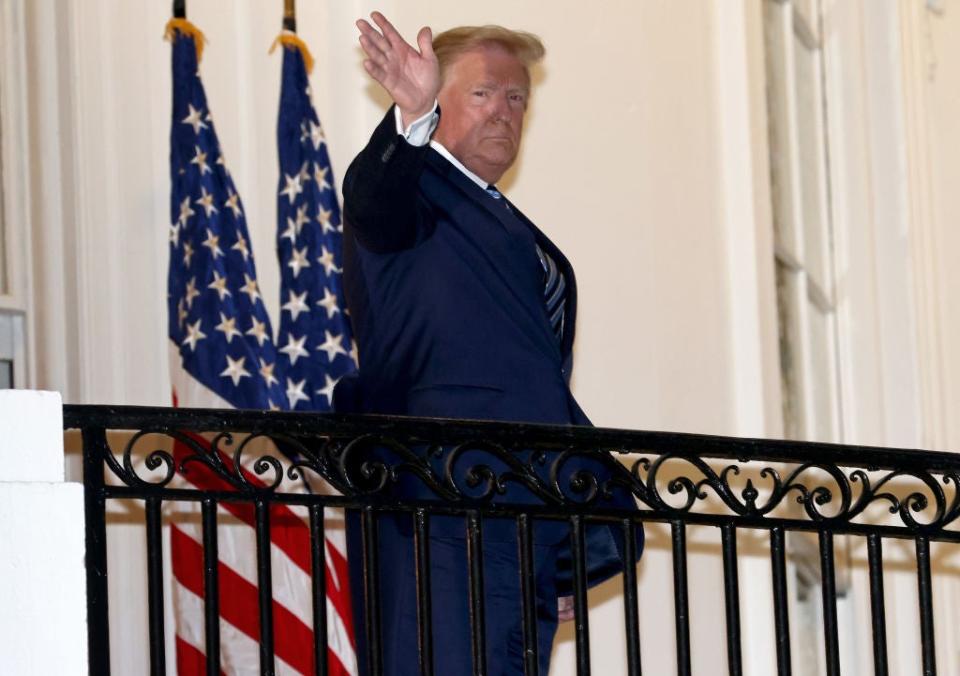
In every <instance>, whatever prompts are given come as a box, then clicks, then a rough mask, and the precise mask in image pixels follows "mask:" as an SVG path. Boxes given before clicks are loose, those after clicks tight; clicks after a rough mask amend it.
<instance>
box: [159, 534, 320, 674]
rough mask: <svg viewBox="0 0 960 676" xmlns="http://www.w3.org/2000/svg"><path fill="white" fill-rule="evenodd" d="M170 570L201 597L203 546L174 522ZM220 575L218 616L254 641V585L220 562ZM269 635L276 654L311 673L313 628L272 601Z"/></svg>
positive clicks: (256, 632)
mask: <svg viewBox="0 0 960 676" xmlns="http://www.w3.org/2000/svg"><path fill="white" fill-rule="evenodd" d="M170 539H171V543H172V549H173V551H174V552H175V555H174V556H173V574H174V577H175V578H176V579H177V581H178V582H179V583H180V584H182V585H183V586H184V587H186V588H187V589H188V590H190V591H192V592H193V593H194V594H196V595H197V596H200V597H203V573H202V571H203V548H202V547H201V546H200V544H199V543H198V542H196V541H195V540H194V539H193V538H191V537H189V536H188V535H187V534H186V533H184V532H183V531H182V530H180V529H179V528H177V527H176V526H174V525H171V527H170ZM217 569H218V571H219V575H220V616H221V617H222V618H223V619H225V620H226V621H227V622H229V623H230V624H232V625H233V626H235V627H236V628H237V629H239V630H240V631H242V632H243V633H244V634H246V635H247V636H249V637H250V638H252V639H253V640H255V641H259V640H260V626H259V621H258V618H259V617H260V613H259V606H258V599H259V597H258V593H257V588H256V587H255V586H254V585H252V584H251V583H250V582H248V581H247V580H245V579H244V578H243V577H241V576H240V575H238V574H237V573H236V572H235V571H234V570H233V569H232V568H230V567H229V566H227V565H225V564H224V563H223V562H220V564H219V565H218V566H217ZM273 625H274V630H273V637H274V652H275V653H276V656H277V657H279V658H280V659H282V660H283V661H284V662H286V663H287V664H289V665H290V666H291V667H293V668H294V669H297V670H299V671H300V672H301V673H303V674H312V673H314V669H313V650H312V646H313V631H312V630H311V629H310V627H308V626H307V625H305V624H304V623H303V622H301V621H300V619H299V618H297V616H296V615H294V614H293V613H291V612H290V611H289V610H287V608H286V607H284V606H283V605H281V604H279V603H277V602H276V601H274V602H273Z"/></svg>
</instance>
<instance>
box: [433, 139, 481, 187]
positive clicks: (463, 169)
mask: <svg viewBox="0 0 960 676" xmlns="http://www.w3.org/2000/svg"><path fill="white" fill-rule="evenodd" d="M430 147H431V148H433V149H434V150H436V151H437V152H438V153H440V154H441V155H443V156H444V158H446V160H447V161H448V162H449V163H450V164H452V165H453V166H455V167H456V168H457V169H459V170H460V172H461V173H462V174H463V175H464V176H466V177H467V178H469V179H470V180H471V181H473V182H474V183H476V184H477V185H478V186H480V187H481V188H483V189H484V190H486V189H487V188H489V187H490V184H489V183H487V182H486V181H484V180H483V179H482V178H480V177H479V176H477V175H476V174H475V173H473V172H472V171H470V170H469V169H467V168H466V167H465V166H463V163H462V162H460V160H458V159H457V158H456V157H454V156H453V155H452V154H451V153H450V151H449V150H447V149H446V148H444V147H443V144H441V143H440V142H439V141H434V140H433V139H430Z"/></svg>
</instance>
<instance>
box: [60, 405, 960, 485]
mask: <svg viewBox="0 0 960 676" xmlns="http://www.w3.org/2000/svg"><path fill="white" fill-rule="evenodd" d="M63 427H64V429H82V428H90V427H97V428H103V429H118V430H119V429H136V430H147V429H155V430H157V431H164V430H171V429H193V430H206V431H210V432H218V431H227V430H229V431H232V432H248V433H260V434H271V433H273V434H283V433H286V434H296V435H317V436H327V435H331V436H338V437H343V436H348V437H349V436H360V435H386V436H394V437H407V438H412V439H413V438H424V439H430V440H435V441H443V442H445V443H457V442H461V441H469V440H474V439H477V438H482V439H484V440H486V441H490V442H495V443H502V444H504V445H511V446H520V447H525V448H549V447H554V448H559V447H562V448H579V449H589V448H602V449H606V450H620V449H623V450H626V451H630V452H645V453H655V454H667V453H669V454H671V455H678V456H688V455H689V456H697V457H700V458H718V459H733V460H741V461H747V460H765V461H769V462H787V463H812V464H821V463H824V464H830V465H840V466H850V467H862V468H866V469H885V470H908V471H909V470H922V471H926V472H960V454H958V453H949V452H942V451H929V450H921V449H905V448H887V447H881V446H855V445H845V444H829V443H820V442H806V441H790V440H782V439H760V438H739V437H723V436H715V435H707V434H691V433H684V432H663V431H637V430H623V429H611V428H601V427H575V426H565V425H541V424H532V423H510V422H499V421H498V422H491V421H480V420H455V419H441V418H412V417H405V416H384V415H343V414H333V413H297V412H286V411H283V412H278V411H271V412H265V411H259V410H242V409H240V410H238V409H185V408H164V407H156V408H153V407H145V406H113V405H78V404H68V405H65V406H64V410H63Z"/></svg>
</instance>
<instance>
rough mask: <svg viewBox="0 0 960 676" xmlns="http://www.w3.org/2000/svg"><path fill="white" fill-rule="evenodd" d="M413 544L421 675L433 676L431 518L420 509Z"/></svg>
mask: <svg viewBox="0 0 960 676" xmlns="http://www.w3.org/2000/svg"><path fill="white" fill-rule="evenodd" d="M413 525H414V531H413V544H414V552H415V556H416V563H417V639H418V641H419V647H420V651H419V656H420V673H421V674H422V676H433V625H432V623H431V620H432V619H433V618H432V615H431V613H432V612H433V610H432V609H431V604H430V544H429V542H430V517H429V515H428V514H427V512H426V510H424V509H422V508H421V509H418V510H417V511H416V513H414V515H413Z"/></svg>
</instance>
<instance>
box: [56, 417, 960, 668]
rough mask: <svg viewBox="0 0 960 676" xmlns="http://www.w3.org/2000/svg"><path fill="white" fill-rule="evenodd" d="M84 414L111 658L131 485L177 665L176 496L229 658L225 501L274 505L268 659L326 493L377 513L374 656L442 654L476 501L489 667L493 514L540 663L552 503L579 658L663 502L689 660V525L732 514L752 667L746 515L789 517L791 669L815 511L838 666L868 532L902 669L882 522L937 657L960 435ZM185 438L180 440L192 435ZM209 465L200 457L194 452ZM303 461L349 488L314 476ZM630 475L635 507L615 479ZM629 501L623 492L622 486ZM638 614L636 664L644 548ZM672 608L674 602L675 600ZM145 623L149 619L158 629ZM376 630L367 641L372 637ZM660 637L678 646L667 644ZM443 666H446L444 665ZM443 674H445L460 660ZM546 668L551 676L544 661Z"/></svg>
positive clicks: (827, 652)
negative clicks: (454, 570)
mask: <svg viewBox="0 0 960 676" xmlns="http://www.w3.org/2000/svg"><path fill="white" fill-rule="evenodd" d="M64 427H65V428H66V429H68V430H79V431H80V432H81V436H82V447H83V448H82V452H83V463H84V465H83V466H84V484H85V488H86V523H87V568H88V575H87V579H88V589H87V592H88V604H89V648H90V671H91V673H92V674H98V675H100V674H108V673H110V664H109V654H110V651H109V636H110V627H109V626H108V604H112V603H122V602H123V599H113V598H108V591H107V590H108V586H107V578H108V575H109V571H108V570H107V537H108V529H107V520H106V514H107V509H108V505H109V503H110V502H111V501H114V500H133V501H136V502H139V503H142V504H143V507H144V510H145V529H146V542H147V552H148V554H147V562H148V565H147V578H148V586H149V594H148V598H149V606H148V610H147V612H148V613H149V633H150V635H149V645H150V666H151V672H152V673H154V674H163V673H165V664H166V660H167V656H166V655H165V645H166V642H165V637H166V635H167V632H169V631H170V628H169V627H166V626H165V625H164V607H163V603H164V601H163V598H164V588H163V587H164V583H165V580H164V574H163V546H164V545H163V538H162V528H163V523H164V519H165V518H166V517H165V512H164V511H163V510H164V508H165V506H168V505H170V504H178V503H199V504H200V505H201V506H202V509H201V511H202V516H201V522H202V523H201V525H202V528H201V530H202V540H203V560H204V564H205V565H204V573H203V590H202V595H203V600H204V612H205V625H204V626H205V634H204V637H203V641H204V653H205V655H206V665H207V673H210V674H218V673H220V669H221V665H220V658H219V656H220V639H221V637H220V623H219V608H218V604H219V602H220V598H219V594H218V589H219V585H220V581H219V579H218V568H217V565H216V561H217V547H218V541H217V538H218V529H217V522H218V516H217V514H218V512H217V508H218V506H220V505H225V504H241V503H242V504H245V505H248V506H252V509H253V513H254V515H255V519H254V521H255V523H254V524H253V525H254V526H255V529H256V533H257V537H256V543H257V547H256V552H255V553H251V556H255V557H256V560H257V582H258V601H259V617H258V618H257V627H258V636H259V645H260V651H259V660H260V661H259V667H260V672H261V673H263V674H272V673H274V657H275V656H274V649H275V646H274V634H273V615H272V613H271V611H270V608H271V604H272V593H273V582H272V579H271V573H272V571H271V557H270V554H269V542H270V529H271V516H270V515H271V508H272V507H273V506H274V505H278V504H279V505H296V506H300V507H299V508H300V509H303V510H304V511H305V513H306V514H307V517H306V518H307V521H308V524H309V532H310V541H311V543H312V559H311V560H312V565H313V570H315V571H319V570H323V569H324V565H325V559H324V557H325V555H326V548H325V547H323V546H322V543H323V537H324V531H323V529H324V515H325V512H326V510H330V509H333V508H344V509H346V510H347V511H348V512H350V513H352V514H357V515H358V517H357V520H356V523H357V527H358V528H359V529H360V533H361V540H362V545H363V546H362V549H361V550H360V551H362V555H361V558H362V562H357V561H354V562H352V564H351V570H352V574H354V575H359V576H362V581H363V584H362V594H363V596H364V598H363V600H362V606H360V607H361V608H362V610H363V612H362V613H361V614H362V615H364V620H363V624H362V626H361V627H360V628H359V631H360V634H361V635H360V636H359V637H358V646H362V652H363V655H362V656H361V657H362V660H361V661H363V662H364V663H365V665H366V666H365V667H364V668H365V669H366V671H367V672H368V673H370V674H374V675H377V674H393V673H403V674H407V673H415V672H417V670H418V669H419V673H423V674H432V673H434V666H435V652H436V651H437V649H438V648H439V647H438V646H437V645H436V644H435V642H434V640H433V639H434V636H435V633H436V631H437V627H436V626H432V625H436V622H437V618H436V617H434V615H433V614H432V613H431V603H432V602H433V601H434V599H432V598H431V589H432V587H431V581H430V575H431V572H432V568H431V565H430V554H431V551H430V549H431V546H432V540H431V537H430V528H431V522H432V521H437V520H439V519H441V518H446V519H448V520H449V518H450V517H456V518H457V519H462V524H463V533H464V538H465V541H466V565H467V568H468V570H467V571H466V573H465V574H466V576H467V579H468V590H467V592H468V595H469V599H468V602H467V606H468V609H469V625H468V626H469V631H470V633H471V638H470V642H469V645H470V652H471V656H470V659H469V660H468V661H467V662H466V663H468V664H470V665H471V671H472V673H474V674H484V673H485V655H486V651H485V639H486V629H488V627H487V626H486V624H485V621H484V614H485V598H486V597H485V594H484V586H483V585H484V570H485V569H484V566H483V563H482V559H483V555H484V547H485V545H484V537H485V532H486V531H485V526H486V525H487V524H488V523H494V521H496V520H499V521H500V522H504V521H509V522H510V523H513V524H515V525H516V527H515V530H514V531H513V532H514V533H515V538H516V551H517V558H516V563H517V566H518V570H517V571H516V572H517V576H518V577H519V579H520V583H521V584H520V585H519V590H518V592H519V594H518V597H519V601H518V608H519V612H520V615H521V617H519V618H517V620H518V626H520V627H522V642H523V669H524V673H525V674H527V675H528V676H531V675H534V674H537V673H538V669H539V668H540V666H541V665H542V660H541V657H542V655H539V654H538V651H539V650H540V649H541V648H540V644H539V643H538V640H537V631H538V621H537V613H538V610H537V607H536V606H537V603H538V599H537V597H536V589H535V583H534V579H533V578H534V576H535V571H534V565H535V564H534V561H533V554H532V552H533V547H534V543H535V539H536V532H537V531H536V529H537V524H540V523H552V524H562V525H563V528H566V529H568V530H565V531H564V532H566V533H567V536H566V537H568V538H569V543H570V547H569V551H570V552H571V571H570V572H571V575H570V577H571V584H572V588H571V591H572V597H573V606H574V615H575V620H574V633H575V644H576V669H577V673H578V674H589V673H590V641H589V612H588V606H587V593H586V590H587V582H588V579H587V578H588V571H587V568H588V564H587V561H586V554H585V552H586V550H587V549H588V547H589V544H588V543H587V539H586V535H585V534H586V533H587V531H588V529H589V528H591V527H596V526H597V525H599V524H605V525H608V526H611V527H612V528H613V529H615V531H616V532H617V533H619V535H620V537H621V539H620V544H621V551H622V553H623V555H624V558H625V559H626V560H628V561H634V560H636V553H637V548H638V547H639V546H641V545H642V543H641V542H638V531H637V530H636V526H637V525H639V524H644V523H647V524H651V523H654V522H660V523H663V524H667V525H668V527H669V529H670V533H671V544H670V547H671V549H672V561H673V579H672V585H673V596H674V609H673V610H674V613H673V620H674V623H675V627H676V631H675V636H676V645H675V650H676V664H677V671H678V673H679V674H681V675H689V674H690V673H691V653H692V651H693V649H694V646H691V643H690V598H689V595H688V579H687V528H688V526H691V525H697V526H705V527H709V528H715V529H718V530H719V532H720V541H721V551H722V580H723V589H724V599H725V614H724V616H723V618H722V620H721V618H720V617H718V618H717V621H718V623H720V622H721V621H722V622H723V623H724V624H725V639H726V648H727V669H728V671H729V673H730V674H733V675H738V674H741V673H742V671H743V659H742V654H741V648H742V644H743V642H744V641H749V640H751V638H750V637H749V636H744V635H742V634H741V605H740V593H739V579H738V552H737V534H738V532H741V531H743V530H746V529H749V530H751V531H754V532H766V533H769V556H770V564H771V572H772V575H771V583H770V589H769V593H770V594H771V595H772V599H773V608H774V614H773V619H774V624H775V631H774V635H775V640H776V664H777V673H779V674H790V673H791V632H790V616H789V615H790V612H789V602H788V583H787V582H788V579H787V556H788V553H787V547H786V535H787V533H789V532H791V531H796V532H807V533H810V534H812V536H814V537H816V539H817V544H818V547H819V570H820V588H821V594H822V633H821V637H822V641H823V651H822V654H823V655H824V660H825V665H824V667H825V673H827V674H831V675H833V674H839V673H840V644H839V638H838V635H839V632H838V622H837V584H836V571H835V565H836V564H835V554H834V546H835V538H836V537H838V536H851V537H853V538H862V539H864V540H865V543H866V547H867V552H868V561H867V565H868V568H869V590H870V608H871V618H872V632H871V634H872V641H873V660H874V670H875V671H874V673H876V674H887V673H888V656H887V628H886V622H885V616H886V615H885V605H884V584H883V543H884V541H885V540H888V539H906V540H909V541H912V543H913V547H915V551H916V567H917V569H916V575H917V581H918V598H917V600H916V608H917V611H918V617H919V620H920V622H919V625H920V633H921V639H922V644H921V654H922V670H923V673H924V674H935V673H936V669H937V665H936V657H935V642H934V606H933V599H932V586H931V557H930V548H931V543H934V542H947V543H958V542H960V531H958V530H957V528H956V523H957V520H958V516H960V456H958V455H954V454H948V453H938V452H922V451H912V450H899V449H884V448H867V447H854V446H838V445H829V444H815V443H798V442H789V441H769V440H750V439H734V438H721V437H711V436H700V435H688V434H668V433H656V432H632V431H620V430H609V429H594V428H574V427H552V426H542V425H523V424H507V423H492V422H475V421H454V420H427V419H413V418H391V417H381V416H364V417H358V416H338V415H310V414H293V413H266V412H252V411H235V410H184V409H147V408H133V407H108V406H67V407H65V411H64ZM177 449H179V450H177ZM194 468H196V470H195V469H194ZM198 470H202V471H203V472H206V473H209V474H212V475H215V477H217V479H218V480H219V481H220V484H218V485H219V487H218V488H216V489H210V488H207V489H200V488H197V487H195V486H191V485H190V484H189V483H182V482H180V481H179V480H178V476H180V475H181V474H183V473H184V472H186V475H187V476H189V475H190V472H191V471H198ZM305 478H310V479H311V480H313V481H315V482H316V481H319V482H320V483H321V484H323V485H325V486H327V487H329V488H330V489H332V491H328V492H324V491H318V490H312V491H309V492H306V491H304V490H302V489H301V486H300V484H301V483H302V482H303V480H304V479H305ZM618 495H619V496H621V497H622V496H624V495H629V496H631V497H632V499H633V501H635V503H636V505H637V509H636V510H633V509H629V508H625V507H624V506H623V504H624V503H623V501H622V500H620V502H617V501H616V499H615V498H616V497H617V496H618ZM615 505H619V506H615ZM385 514H392V515H397V514H402V515H406V516H404V517H403V519H409V521H408V522H409V524H410V526H409V532H410V537H411V538H412V541H413V543H412V544H413V546H412V548H411V551H412V553H413V554H412V555H413V557H414V558H415V561H414V562H413V563H412V564H411V565H412V566H413V568H414V569H415V572H416V575H415V581H414V582H413V583H414V584H415V585H416V590H415V598H416V606H417V609H416V610H417V613H416V617H417V628H416V633H415V636H416V655H417V665H414V666H410V665H407V667H405V669H404V670H402V671H401V670H398V669H397V665H395V664H391V663H389V662H387V663H385V662H384V657H383V655H384V650H385V647H384V632H385V631H386V632H390V631H391V630H392V629H393V628H392V627H384V626H383V624H382V618H381V616H380V613H379V605H378V604H379V602H380V601H379V596H380V593H381V591H380V587H379V586H378V585H379V584H380V582H381V580H380V575H381V574H382V570H383V565H382V564H383V562H380V561H378V560H377V558H378V553H379V551H380V550H379V547H378V537H379V530H378V519H379V518H381V517H382V515H385ZM622 575H623V582H624V600H625V603H624V606H623V608H624V617H623V627H624V629H625V632H626V637H627V641H626V644H627V647H626V655H625V663H626V665H627V673H629V674H630V676H636V675H639V674H640V673H641V643H642V642H641V638H642V637H641V636H640V633H639V626H640V623H639V612H640V606H639V604H638V594H637V589H638V580H637V569H636V567H635V566H634V565H627V566H625V568H624V570H623V572H622ZM312 580H313V582H312V594H313V600H312V603H313V613H312V617H313V622H314V628H315V629H316V631H314V633H313V637H314V642H315V644H314V645H313V646H312V652H313V656H314V662H313V668H314V669H315V672H316V673H318V674H326V673H328V657H327V656H328V645H327V630H326V629H327V628H326V612H325V609H326V600H327V596H326V594H327V588H326V586H325V585H326V583H325V576H324V575H314V576H313V578H312ZM660 612H662V609H660ZM145 638H146V637H145ZM361 639H362V640H361ZM658 649H662V646H658ZM438 676H439V674H438ZM443 676H447V675H446V674H444V675H443ZM544 676H545V675H544Z"/></svg>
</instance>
